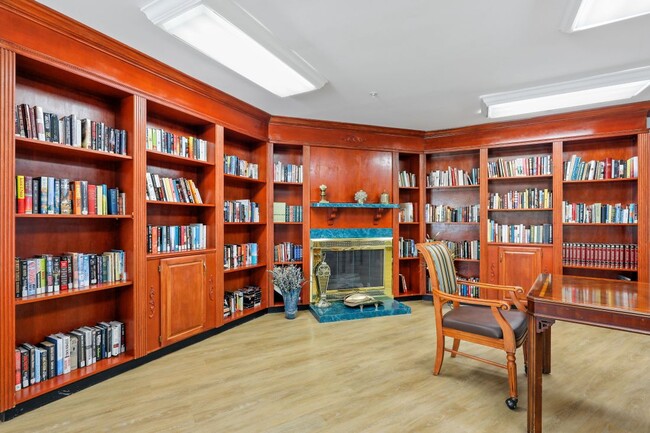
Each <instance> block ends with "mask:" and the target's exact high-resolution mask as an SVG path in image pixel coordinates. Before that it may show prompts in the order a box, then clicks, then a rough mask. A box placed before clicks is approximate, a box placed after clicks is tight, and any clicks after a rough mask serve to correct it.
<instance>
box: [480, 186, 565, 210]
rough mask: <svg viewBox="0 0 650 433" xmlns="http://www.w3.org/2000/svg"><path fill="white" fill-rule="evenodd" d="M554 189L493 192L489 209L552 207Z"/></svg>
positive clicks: (489, 199)
mask: <svg viewBox="0 0 650 433" xmlns="http://www.w3.org/2000/svg"><path fill="white" fill-rule="evenodd" d="M552 207H553V191H551V190H550V189H548V188H544V189H541V188H527V189H525V190H524V191H508V192H507V193H505V194H500V193H498V192H494V193H491V194H490V196H489V198H488V209H551V208H552Z"/></svg>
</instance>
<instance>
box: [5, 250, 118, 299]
mask: <svg viewBox="0 0 650 433" xmlns="http://www.w3.org/2000/svg"><path fill="white" fill-rule="evenodd" d="M15 275H16V278H15V292H16V297H17V298H23V297H27V296H34V295H41V294H45V293H59V292H61V291H67V290H71V289H84V288H87V287H92V286H95V285H97V284H110V283H115V282H120V281H126V255H125V252H124V251H123V250H112V251H107V252H105V253H102V254H92V253H77V252H70V253H64V254H62V255H59V256H55V255H52V254H42V255H40V256H36V257H31V258H24V259H23V258H20V257H16V260H15Z"/></svg>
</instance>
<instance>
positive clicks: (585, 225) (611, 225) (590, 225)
mask: <svg viewBox="0 0 650 433" xmlns="http://www.w3.org/2000/svg"><path fill="white" fill-rule="evenodd" d="M562 225H563V226H572V227H603V226H608V227H637V226H638V225H639V224H638V223H562Z"/></svg>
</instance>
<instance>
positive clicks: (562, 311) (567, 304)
mask: <svg viewBox="0 0 650 433" xmlns="http://www.w3.org/2000/svg"><path fill="white" fill-rule="evenodd" d="M527 298H528V330H529V331H528V339H529V346H528V430H527V431H528V432H529V433H540V432H541V431H542V365H543V364H544V370H545V371H544V372H550V359H551V357H550V348H551V345H550V332H551V325H553V323H554V322H555V321H556V320H563V321H566V322H573V323H582V324H585V325H593V326H600V327H603V328H609V329H618V330H621V331H630V332H636V333H640V334H650V305H649V299H650V284H647V283H638V282H634V281H621V280H604V279H597V278H586V277H575V276H569V275H550V274H540V275H539V277H538V278H537V280H536V281H535V283H534V284H533V287H532V288H531V289H530V292H529V293H528V296H527Z"/></svg>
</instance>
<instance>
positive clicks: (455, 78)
mask: <svg viewBox="0 0 650 433" xmlns="http://www.w3.org/2000/svg"><path fill="white" fill-rule="evenodd" d="M612 1H614V0H612ZM149 2H150V0H110V1H106V0H66V1H61V0H40V3H43V4H45V5H47V6H49V7H51V8H54V9H56V10H58V11H60V12H62V13H63V14H65V15H68V16H70V17H72V18H73V19H75V20H78V21H81V22H82V23H84V24H86V25H89V26H91V27H93V28H95V29H97V30H99V31H100V32H102V33H104V34H107V35H109V36H111V37H113V38H115V39H117V40H119V41H121V42H123V43H125V44H127V45H129V46H131V47H133V48H135V49H137V50H139V51H142V52H144V53H146V54H148V55H149V56H151V57H154V58H156V59H158V60H160V61H161V62H163V63H165V64H167V65H170V66H172V67H174V68H176V69H179V70H181V71H182V72H184V73H186V74H188V75H190V76H193V77H195V78H197V79H199V80H201V81H203V82H205V83H207V84H210V85H212V86H214V87H216V88H218V89H220V90H222V91H224V92H226V93H228V94H230V95H232V96H234V97H236V98H239V99H241V100H243V101H245V102H248V103H250V104H252V105H254V106H256V107H258V108H260V109H262V110H264V111H266V112H268V113H270V114H272V115H276V116H291V117H300V118H308V119H319V120H332V121H342V122H351V123H361V124H368V125H377V126H390V127H398V128H409V129H417V130H427V131H431V130H440V129H446V128H455V127H460V126H467V125H476V124H480V123H486V122H488V121H489V120H488V119H486V118H484V117H482V115H480V114H479V96H480V95H483V94H488V93H495V92H502V91H506V90H515V89H521V88H525V87H531V86H537V85H541V84H547V83H552V82H557V81H565V80H572V79H576V78H580V77H583V76H589V75H596V74H601V73H607V72H614V71H618V70H623V69H628V68H633V67H640V66H650V15H646V16H643V17H638V18H635V19H632V20H627V21H623V22H619V23H615V24H611V25H609V26H605V27H600V28H595V29H591V30H586V31H583V32H578V33H574V34H567V33H563V32H562V31H560V30H559V29H560V26H561V24H562V20H563V18H564V14H565V8H566V6H567V5H568V3H569V2H568V1H566V0H490V1H477V0H454V1H444V2H443V1H440V0H401V1H394V0H393V1H391V0H237V2H238V3H239V4H240V5H241V6H242V7H243V8H244V9H246V10H247V11H248V12H249V13H250V14H252V15H253V16H254V17H256V18H257V19H258V20H259V21H261V22H262V23H263V24H264V25H265V26H266V27H267V28H268V29H269V30H270V31H271V32H272V33H274V34H275V36H276V37H277V38H278V39H279V40H280V41H281V42H283V43H284V44H285V45H286V46H287V47H289V48H291V49H293V50H294V51H296V52H297V53H299V54H300V55H301V56H302V57H303V58H305V59H306V60H307V61H308V62H309V63H311V64H312V66H314V67H315V68H316V69H317V70H318V71H319V72H320V73H321V74H322V75H324V76H325V77H326V78H327V79H328V80H329V83H328V84H326V85H325V87H324V88H322V89H320V90H318V91H315V92H311V93H307V94H303V95H298V96H293V97H288V98H280V97H277V96H275V95H273V94H271V93H269V92H267V91H266V90H264V89H262V88H260V87H257V86H256V85H255V84H253V83H251V82H249V81H247V80H246V79H244V78H242V77H240V76H238V75H236V74H235V73H233V72H231V71H230V70H228V69H226V68H224V67H223V66H221V65H220V64H218V63H216V62H213V61H212V60H210V59H208V58H207V57H205V56H204V55H202V54H200V53H198V52H196V51H194V50H193V49H191V48H190V47H188V46H187V45H185V44H184V43H182V42H181V41H179V40H177V39H175V38H174V37H172V36H170V35H168V34H167V33H165V32H164V31H162V30H161V29H159V28H158V27H156V26H154V25H153V24H151V23H150V22H149V21H148V20H147V19H146V17H145V15H144V13H142V12H141V11H140V8H141V7H142V6H143V5H145V4H147V3H149ZM204 3H205V4H207V5H209V4H210V0H204ZM370 92H377V93H378V96H377V97H372V96H371V95H370ZM640 100H650V89H646V90H645V91H644V92H643V93H642V94H640V95H639V96H637V97H636V98H635V99H633V100H629V101H625V102H634V101H640ZM506 120H507V119H506Z"/></svg>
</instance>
